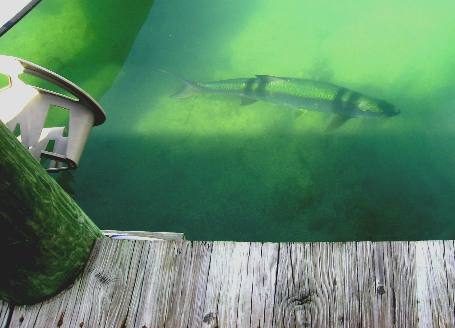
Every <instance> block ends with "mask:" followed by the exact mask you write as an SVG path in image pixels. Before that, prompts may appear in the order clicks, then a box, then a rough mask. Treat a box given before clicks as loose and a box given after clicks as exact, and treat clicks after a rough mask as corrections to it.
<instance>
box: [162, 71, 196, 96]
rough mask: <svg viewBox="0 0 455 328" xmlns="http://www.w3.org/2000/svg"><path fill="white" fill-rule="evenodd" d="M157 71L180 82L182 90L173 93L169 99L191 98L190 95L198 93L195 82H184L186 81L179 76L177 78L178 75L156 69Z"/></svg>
mask: <svg viewBox="0 0 455 328" xmlns="http://www.w3.org/2000/svg"><path fill="white" fill-rule="evenodd" d="M157 71H158V72H161V73H165V74H168V75H170V76H172V77H174V78H176V79H177V80H179V81H181V82H182V83H183V88H182V89H180V90H179V91H177V92H176V93H174V94H173V95H171V98H175V99H182V98H187V97H191V96H192V95H194V94H195V93H197V92H198V91H199V89H200V88H199V87H198V85H197V84H196V82H193V81H190V80H186V79H184V78H182V77H181V76H179V75H177V74H175V73H172V72H169V71H166V70H164V69H158V70H157Z"/></svg>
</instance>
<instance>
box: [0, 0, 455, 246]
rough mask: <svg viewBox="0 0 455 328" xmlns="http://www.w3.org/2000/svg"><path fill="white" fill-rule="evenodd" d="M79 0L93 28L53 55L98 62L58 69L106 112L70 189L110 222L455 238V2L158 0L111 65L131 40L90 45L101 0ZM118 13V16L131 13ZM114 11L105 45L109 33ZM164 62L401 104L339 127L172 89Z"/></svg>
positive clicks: (200, 75) (190, 73)
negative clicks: (387, 114) (283, 79)
mask: <svg viewBox="0 0 455 328" xmlns="http://www.w3.org/2000/svg"><path fill="white" fill-rule="evenodd" d="M49 2H50V3H52V1H49ZM83 3H85V1H83ZM67 6H69V7H71V8H69V7H68V8H67V9H66V10H70V9H71V12H72V13H73V15H75V16H78V15H79V16H81V17H82V16H85V18H84V19H80V21H81V22H82V25H81V26H80V30H81V34H80V35H79V36H78V38H77V39H76V40H75V42H74V45H73V44H72V43H65V42H63V41H62V42H61V45H60V46H61V47H62V52H55V53H59V54H61V55H62V58H64V57H65V56H69V57H71V56H74V58H76V59H77V58H80V57H78V56H81V58H82V60H81V63H82V64H85V65H89V63H90V62H91V61H93V60H94V62H95V63H96V65H95V66H94V67H95V68H97V69H94V70H93V71H90V70H89V69H85V70H83V73H81V72H80V71H79V70H77V69H76V68H74V69H71V68H69V66H65V65H63V64H62V65H61V66H60V67H62V69H64V70H66V72H67V73H68V75H69V77H70V78H71V77H73V78H75V79H76V80H78V79H79V81H77V82H79V83H82V84H83V85H84V87H87V88H88V89H89V91H92V92H94V93H95V95H97V96H99V95H103V96H102V97H101V98H100V99H101V103H102V105H103V106H104V107H105V108H106V111H107V113H108V121H107V123H106V125H105V126H103V127H100V128H97V129H95V131H94V133H93V135H92V137H91V139H90V141H89V144H88V146H87V149H86V152H85V154H84V156H85V157H84V158H83V161H82V162H81V167H80V169H79V170H78V171H77V172H76V173H75V179H74V182H72V183H74V186H73V187H72V188H73V189H72V190H74V193H75V195H76V199H77V200H78V201H79V202H80V203H81V205H82V207H83V208H84V209H86V210H87V212H88V214H89V215H90V216H91V217H92V218H93V219H94V220H95V221H96V222H97V223H98V224H99V225H101V226H102V227H103V228H112V229H115V228H117V229H125V230H138V229H140V230H151V231H163V230H164V231H166V230H167V231H178V232H184V233H185V234H186V236H187V238H189V239H205V240H212V239H216V240H223V239H225V240H226V239H228V240H270V241H289V240H299V241H304V240H319V241H329V240H391V239H405V240H406V239H440V238H451V239H453V238H455V223H453V222H452V221H453V220H452V217H453V213H454V211H455V202H454V201H453V200H454V199H455V175H454V173H453V168H454V167H455V152H454V149H455V127H454V126H455V100H454V99H453V95H454V88H455V75H454V74H453V72H454V71H455V46H453V44H454V42H453V41H454V40H455V20H453V18H452V16H453V15H452V13H453V12H454V11H455V4H454V3H453V2H450V1H442V0H440V1H435V2H432V3H431V4H430V3H427V2H424V1H412V2H411V1H401V2H394V1H379V0H377V1H369V2H362V1H354V0H353V1H338V2H333V1H328V0H323V1H317V2H314V1H313V2H309V1H306V2H305V1H298V0H286V1H273V0H261V1H259V0H256V1H247V2H245V1H240V0H233V1H229V2H214V1H209V0H195V1H192V2H191V3H189V2H184V1H177V0H168V1H164V0H157V1H155V3H154V5H153V8H152V9H151V10H150V13H149V14H148V17H147V18H146V20H145V22H144V23H143V25H142V27H141V29H140V31H139V33H138V34H137V35H136V34H135V33H134V34H133V33H131V34H129V38H130V39H128V40H129V41H128V42H129V43H128V44H130V45H131V49H130V50H129V53H128V56H126V53H127V51H126V50H125V49H128V48H127V47H125V49H123V48H122V49H123V51H124V53H122V55H121V56H120V53H117V54H119V56H118V58H116V59H115V60H112V62H109V63H108V64H107V65H102V64H101V63H104V62H103V61H102V60H98V58H97V55H96V54H100V56H101V54H102V55H103V56H105V57H103V58H110V57H109V56H110V55H111V54H116V52H115V51H111V52H109V51H108V50H106V49H119V48H116V47H115V46H114V47H113V48H112V47H111V48H108V47H107V45H108V41H106V40H104V42H105V43H104V45H105V47H103V42H102V41H100V42H98V41H96V42H95V41H93V40H95V39H93V40H92V38H95V36H93V37H92V36H90V33H91V32H92V30H91V27H90V24H89V23H90V22H91V20H93V19H94V18H93V17H94V15H93V13H91V11H90V6H88V5H81V6H78V5H76V4H72V5H67ZM66 10H65V13H66ZM115 10H116V9H115V8H114V7H112V9H111V11H110V12H109V17H111V18H112V17H116V15H117V16H118V17H121V15H122V14H121V11H120V10H118V11H117V12H115ZM145 10H148V9H145ZM93 11H94V10H93ZM57 17H58V15H57ZM63 17H64V16H62V17H60V19H63ZM88 18H90V19H88ZM53 19H56V20H57V18H53ZM77 19H79V18H77ZM141 19H143V18H142V17H139V15H138V18H137V19H136V20H135V21H136V22H139V21H141ZM103 22H104V21H101V22H99V23H98V24H99V26H104V27H103V28H104V30H103V31H104V32H103V33H106V34H101V32H100V33H99V34H98V39H96V40H103V38H102V37H100V35H107V34H109V32H108V30H109V28H108V27H106V26H107V25H106V26H105V25H102V24H104V23H105V22H104V23H103ZM106 22H107V20H106ZM137 24H138V26H139V23H137ZM141 24H142V23H141ZM100 28H101V27H100ZM46 33H50V34H52V35H53V33H57V32H56V31H52V32H51V31H48V32H46ZM70 34H71V33H70ZM73 34H74V32H73ZM8 37H9V36H8ZM55 37H56V38H59V39H61V36H57V35H56V36H55ZM11 38H13V37H11ZM49 39H50V36H49V37H48V36H47V35H46V34H45V40H49ZM85 40H88V41H85ZM124 40H127V37H126V36H124ZM84 42H89V43H90V42H91V43H90V45H91V50H87V49H86V46H85V45H84ZM125 42H126V41H125ZM12 44H13V45H14V42H13V43H12ZM109 44H110V43H109ZM84 47H85V48H84ZM97 47H98V48H97ZM67 48H68V50H67V51H66V52H65V51H63V50H65V49H67ZM104 48H106V49H104ZM8 49H10V50H9V52H12V53H13V54H14V52H15V49H16V48H14V46H9V48H8ZM51 49H52V47H51ZM64 52H65V55H63V53H64ZM30 53H31V52H30ZM37 53H38V54H40V55H39V57H38V58H43V60H44V58H45V57H46V55H45V54H46V51H44V50H37ZM22 55H27V53H23V54H22ZM29 59H32V58H29ZM163 69H164V70H167V71H170V72H172V73H173V74H176V75H178V76H180V77H182V78H184V79H188V80H194V81H214V80H223V79H229V78H241V77H253V76H255V74H268V75H276V76H289V77H299V78H307V79H313V80H319V81H324V82H330V83H333V84H336V85H340V86H344V87H346V88H349V89H352V90H356V91H359V92H361V93H363V94H366V95H370V96H372V97H375V98H379V99H383V100H387V101H389V102H391V103H393V104H394V105H395V106H396V107H397V108H399V109H400V111H401V113H400V115H398V116H395V117H391V118H368V119H367V118H353V119H350V120H349V121H347V122H346V123H345V124H344V125H343V126H341V127H340V128H339V129H337V130H336V131H333V132H330V133H328V132H326V131H325V130H326V127H327V126H328V124H329V122H330V120H331V115H329V114H327V113H319V112H314V111H311V110H308V111H305V112H304V113H303V114H301V115H296V112H295V110H293V109H290V108H287V107H285V106H279V105H273V104H270V103H266V102H261V101H259V102H256V103H254V104H250V105H248V106H241V104H240V103H241V100H240V99H238V98H236V97H232V96H223V95H208V94H195V95H194V96H192V97H189V98H185V99H175V98H172V97H171V95H172V94H174V93H176V92H177V91H178V90H180V89H181V88H182V83H181V82H180V81H179V79H178V78H176V77H174V76H172V74H166V73H162V72H160V70H163ZM103 72H108V73H106V74H104V73H103ZM105 90H107V92H105Z"/></svg>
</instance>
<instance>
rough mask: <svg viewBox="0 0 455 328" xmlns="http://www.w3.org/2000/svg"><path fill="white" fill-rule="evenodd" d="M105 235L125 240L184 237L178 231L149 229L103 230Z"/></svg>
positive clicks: (178, 238) (175, 238)
mask: <svg viewBox="0 0 455 328" xmlns="http://www.w3.org/2000/svg"><path fill="white" fill-rule="evenodd" d="M102 232H103V234H104V235H105V236H106V237H109V238H113V239H127V240H180V239H185V236H184V234H183V233H179V232H149V231H121V230H103V231H102Z"/></svg>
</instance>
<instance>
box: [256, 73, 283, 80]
mask: <svg viewBox="0 0 455 328" xmlns="http://www.w3.org/2000/svg"><path fill="white" fill-rule="evenodd" d="M256 77H257V78H258V79H261V80H265V81H284V80H286V79H284V78H282V77H279V76H273V75H260V74H256Z"/></svg>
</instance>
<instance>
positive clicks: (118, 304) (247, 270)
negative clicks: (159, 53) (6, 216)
mask: <svg viewBox="0 0 455 328" xmlns="http://www.w3.org/2000/svg"><path fill="white" fill-rule="evenodd" d="M454 292H455V247H454V243H453V242H452V241H444V242H443V241H430V242H381V243H372V242H350V243H279V244H278V243H236V242H191V241H185V240H182V239H179V238H177V240H151V241H149V240H114V239H110V238H105V239H104V240H102V241H99V242H98V243H97V244H96V247H95V249H94V251H93V253H92V255H91V258H90V261H89V263H88V264H87V266H86V268H85V271H84V272H83V274H82V275H81V277H80V278H79V279H78V280H77V281H76V282H75V283H74V285H73V286H72V287H71V288H69V289H67V290H65V291H64V292H62V293H60V294H59V295H57V296H55V297H54V298H52V299H50V300H48V301H46V302H43V303H40V304H36V305H32V306H17V307H15V308H14V311H13V314H12V316H11V320H10V324H9V327H21V328H23V327H139V328H143V327H147V328H152V327H182V328H183V327H201V328H209V327H210V328H215V327H218V328H221V327H228V328H229V327H248V328H259V327H261V328H266V327H295V328H304V327H343V328H345V327H356V328H357V327H385V328H394V327H396V328H398V327H400V328H401V327H419V328H420V327H425V328H426V327H435V328H436V327H455V320H454V318H455V314H454V313H455V312H454V311H455V308H454V306H455V305H454V304H455V301H454V300H455V293H454ZM8 311H9V308H8V307H7V306H5V304H1V303H0V323H2V325H3V326H5V320H7V319H6V318H7V317H8Z"/></svg>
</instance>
